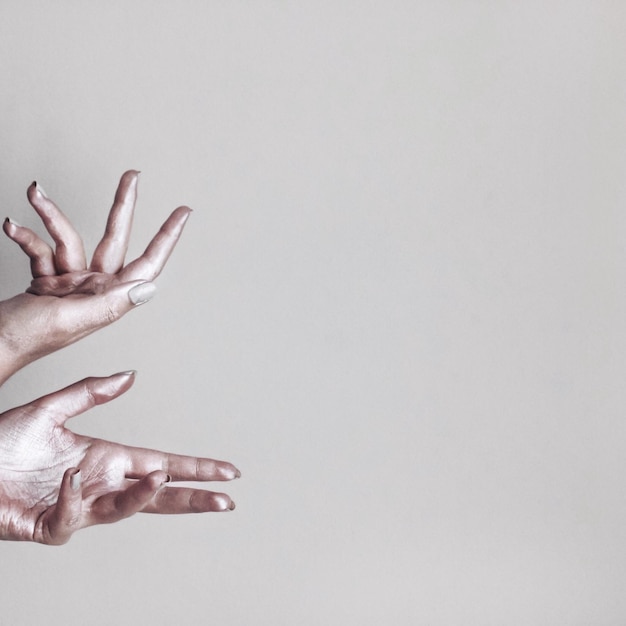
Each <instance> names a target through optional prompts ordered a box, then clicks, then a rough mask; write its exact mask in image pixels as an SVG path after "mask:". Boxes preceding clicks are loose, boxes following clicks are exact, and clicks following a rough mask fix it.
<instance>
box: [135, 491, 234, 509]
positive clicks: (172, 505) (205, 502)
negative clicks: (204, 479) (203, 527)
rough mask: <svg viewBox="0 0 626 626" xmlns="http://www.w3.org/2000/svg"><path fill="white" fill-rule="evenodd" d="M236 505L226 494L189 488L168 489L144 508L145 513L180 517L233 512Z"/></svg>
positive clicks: (160, 492)
mask: <svg viewBox="0 0 626 626" xmlns="http://www.w3.org/2000/svg"><path fill="white" fill-rule="evenodd" d="M234 508H235V503H234V502H233V500H232V499H231V497H230V496H229V495H227V494H225V493H217V492H215V491H203V490H202V489H191V488H189V487H166V488H165V489H161V491H159V493H158V494H157V495H156V497H155V498H154V499H153V500H152V501H151V502H149V503H148V504H147V505H146V506H145V507H144V508H143V513H160V514H166V515H167V514H171V515H178V514H184V513H209V512H215V513H218V512H221V511H232V510H233V509H234Z"/></svg>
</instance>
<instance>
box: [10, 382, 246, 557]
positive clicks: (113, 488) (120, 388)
mask: <svg viewBox="0 0 626 626" xmlns="http://www.w3.org/2000/svg"><path fill="white" fill-rule="evenodd" d="M133 382H134V373H133V372H124V373H121V374H115V375H114V376H110V377H108V378H86V379H85V380H82V381H80V382H78V383H75V384H73V385H71V386H69V387H67V388H65V389H62V390H61V391H57V392H55V393H52V394H50V395H47V396H44V397H43V398H40V399H39V400H35V401H34V402H31V403H29V404H26V405H24V406H22V407H18V408H16V409H11V410H10V411H7V412H6V413H3V414H2V415H0V539H13V540H21V541H37V542H39V543H45V544H51V545H59V544H63V543H66V542H67V541H68V540H69V539H70V537H71V535H72V533H74V532H75V531H77V530H79V529H81V528H85V527H87V526H92V525H94V524H108V523H112V522H117V521H119V520H121V519H123V518H125V517H129V516H130V515H133V514H134V513H137V512H138V511H142V512H144V513H201V512H206V511H228V510H232V509H234V508H235V505H234V503H233V501H232V500H231V499H230V497H229V496H227V495H226V494H223V493H215V492H211V491H204V490H200V489H191V488H180V487H179V488H176V487H171V486H170V485H169V483H170V481H176V480H184V481H209V480H220V481H224V480H232V479H233V478H239V476H240V473H239V470H237V468H235V466H234V465H232V464H230V463H226V462H225V461H214V460H211V459H204V458H194V457H188V456H180V455H175V454H167V453H165V452H157V451H155V450H148V449H143V448H132V447H129V446H124V445H120V444H117V443H111V442H109V441H103V440H101V439H93V438H91V437H83V436H81V435H76V434H74V433H73V432H72V431H71V430H68V429H67V428H66V427H65V422H66V420H67V419H68V418H70V417H74V416H76V415H79V414H80V413H83V412H84V411H86V410H87V409H90V408H92V407H93V406H95V405H97V404H102V403H104V402H108V401H109V400H112V399H114V398H117V397H118V396H119V395H121V394H122V393H124V392H125V391H127V390H128V389H129V388H130V387H131V386H132V384H133Z"/></svg>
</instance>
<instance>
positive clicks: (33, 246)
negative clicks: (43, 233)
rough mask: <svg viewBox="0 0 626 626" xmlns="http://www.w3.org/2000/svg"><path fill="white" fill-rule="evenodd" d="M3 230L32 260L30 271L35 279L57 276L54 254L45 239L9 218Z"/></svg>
mask: <svg viewBox="0 0 626 626" xmlns="http://www.w3.org/2000/svg"><path fill="white" fill-rule="evenodd" d="M2 228H3V230H4V232H5V233H6V234H7V236H8V237H9V239H12V240H13V241H15V243H16V244H17V245H18V246H19V247H20V248H22V250H24V252H25V253H26V254H27V256H28V257H29V258H30V271H31V273H32V275H33V278H38V277H40V276H54V275H55V274H56V268H55V266H54V252H53V251H52V248H51V247H50V246H49V245H48V244H47V243H46V242H45V241H43V239H41V238H40V237H39V236H38V235H36V234H35V233H34V232H33V231H32V230H31V229H30V228H26V227H25V226H20V225H19V224H16V223H15V222H13V221H11V219H9V218H8V217H7V218H6V220H5V221H4V224H3V226H2Z"/></svg>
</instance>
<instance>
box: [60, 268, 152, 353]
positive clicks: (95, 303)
mask: <svg viewBox="0 0 626 626" xmlns="http://www.w3.org/2000/svg"><path fill="white" fill-rule="evenodd" d="M155 293H156V285H155V284H154V283H152V282H149V281H143V280H135V281H132V282H128V283H122V284H120V285H115V286H113V287H109V288H108V289H106V290H104V291H102V292H101V293H97V294H92V295H85V296H81V297H76V298H71V299H70V298H61V299H59V301H58V303H59V309H60V310H59V314H60V318H61V319H58V322H60V324H59V325H60V326H62V327H65V329H66V331H67V332H70V333H71V334H72V335H73V336H72V337H68V339H69V341H68V343H72V342H74V341H76V340H77V339H80V338H82V337H84V336H85V335H88V334H89V333H91V332H93V331H95V330H98V329H99V328H103V327H105V326H108V325H109V324H112V323H113V322H115V321H116V320H118V319H120V317H122V316H123V315H125V314H126V313H128V311H130V310H132V309H135V308H137V307H138V306H140V305H142V304H145V303H146V302H149V301H150V300H151V299H152V298H153V296H154V294H155Z"/></svg>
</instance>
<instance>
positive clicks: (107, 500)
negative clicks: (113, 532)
mask: <svg viewBox="0 0 626 626" xmlns="http://www.w3.org/2000/svg"><path fill="white" fill-rule="evenodd" d="M168 481H169V476H168V475H167V474H166V473H165V472H160V471H159V472H152V473H151V474H148V476H145V477H144V478H142V479H141V480H138V481H137V482H134V483H132V484H131V485H130V487H127V488H126V489H124V490H122V491H117V492H115V493H107V494H106V495H104V496H100V497H99V498H98V499H97V500H96V501H95V502H94V503H93V504H92V505H91V511H90V516H89V523H90V524H111V523H113V522H119V521H120V520H122V519H124V518H126V517H130V516H131V515H134V514H135V513H138V512H139V511H141V510H143V509H144V508H145V507H146V506H148V505H149V503H150V501H151V500H152V499H153V498H154V497H155V496H156V494H157V493H158V492H159V490H160V489H161V488H162V487H163V486H164V485H165V483H167V482H168Z"/></svg>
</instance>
